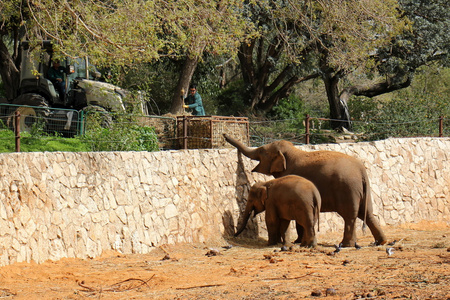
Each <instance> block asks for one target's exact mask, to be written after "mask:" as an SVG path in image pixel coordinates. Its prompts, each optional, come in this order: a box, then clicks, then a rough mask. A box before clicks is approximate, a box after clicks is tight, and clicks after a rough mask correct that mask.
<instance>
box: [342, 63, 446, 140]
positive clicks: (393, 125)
mask: <svg viewBox="0 0 450 300" xmlns="http://www.w3.org/2000/svg"><path fill="white" fill-rule="evenodd" d="M449 95H450V69H448V68H447V69H440V68H438V67H437V66H432V67H425V68H421V69H420V70H419V74H418V76H417V77H416V79H415V81H414V82H413V84H412V86H411V87H410V88H408V89H404V90H400V91H397V92H395V93H393V94H392V97H390V98H374V99H369V98H364V97H360V98H355V99H352V100H351V101H350V102H349V109H350V115H352V116H353V117H354V129H355V131H356V132H361V133H364V136H365V139H367V140H377V139H383V138H387V137H407V136H430V135H432V136H433V135H434V136H437V135H438V133H439V132H438V130H439V125H438V123H439V117H440V116H443V117H444V118H445V119H447V120H448V119H449V118H450V98H449Z"/></svg>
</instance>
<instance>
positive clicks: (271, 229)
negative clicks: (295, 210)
mask: <svg viewBox="0 0 450 300" xmlns="http://www.w3.org/2000/svg"><path fill="white" fill-rule="evenodd" d="M266 226H267V233H268V235H269V242H268V245H269V246H271V245H276V244H278V243H279V242H281V236H280V221H279V220H278V219H274V220H268V219H267V214H266Z"/></svg>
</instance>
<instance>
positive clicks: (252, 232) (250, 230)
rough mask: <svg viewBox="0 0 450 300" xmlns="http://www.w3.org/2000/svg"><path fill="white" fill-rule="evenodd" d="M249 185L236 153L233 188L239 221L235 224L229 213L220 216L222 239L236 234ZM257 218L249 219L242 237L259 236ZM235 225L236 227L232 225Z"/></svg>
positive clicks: (240, 159) (240, 160)
mask: <svg viewBox="0 0 450 300" xmlns="http://www.w3.org/2000/svg"><path fill="white" fill-rule="evenodd" d="M250 187H251V184H250V180H249V179H248V176H247V173H246V172H245V168H244V163H243V161H242V154H241V153H240V152H239V151H238V163H237V169H236V186H235V189H236V191H235V195H236V201H237V204H238V206H239V212H240V213H239V219H238V220H237V221H236V222H235V220H234V218H233V213H232V212H230V211H226V212H225V213H224V214H223V216H222V221H223V225H224V228H225V232H224V235H223V237H224V238H225V239H229V238H230V237H233V236H234V234H235V233H236V231H237V230H236V228H239V225H240V224H241V223H242V218H243V216H242V214H243V212H244V210H245V206H246V204H247V199H246V198H247V196H248V191H249V190H250ZM256 220H257V218H253V217H250V219H249V220H248V223H247V226H246V229H245V230H244V231H243V232H242V233H241V235H240V236H242V237H251V238H255V237H258V236H259V229H258V223H257V221H256ZM234 224H236V226H235V225H234Z"/></svg>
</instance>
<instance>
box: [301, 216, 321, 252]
mask: <svg viewBox="0 0 450 300" xmlns="http://www.w3.org/2000/svg"><path fill="white" fill-rule="evenodd" d="M303 228H304V232H303V239H302V244H301V246H302V247H315V246H317V239H316V232H315V230H314V222H312V220H306V221H305V224H304V226H303Z"/></svg>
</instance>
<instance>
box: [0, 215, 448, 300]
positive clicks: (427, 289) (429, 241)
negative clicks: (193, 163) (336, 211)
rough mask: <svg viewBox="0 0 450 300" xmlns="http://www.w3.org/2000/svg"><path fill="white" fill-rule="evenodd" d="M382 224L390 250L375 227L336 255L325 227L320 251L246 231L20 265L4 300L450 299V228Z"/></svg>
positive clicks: (8, 273) (1, 289)
mask: <svg viewBox="0 0 450 300" xmlns="http://www.w3.org/2000/svg"><path fill="white" fill-rule="evenodd" d="M384 230H385V232H386V234H387V236H388V237H389V241H390V242H391V241H394V240H396V241H397V242H396V243H395V244H394V245H393V246H392V248H393V249H394V251H393V253H392V255H390V256H389V255H388V254H387V252H386V248H387V247H389V246H370V243H371V242H372V237H371V236H370V235H369V233H367V235H365V236H360V237H359V240H358V243H359V244H360V245H361V246H362V248H361V249H356V248H343V249H341V251H340V252H338V253H334V251H335V247H334V244H336V243H338V242H339V241H340V238H341V235H340V233H333V234H322V235H320V236H319V239H318V242H319V246H318V247H317V248H315V249H305V248H300V247H298V246H294V247H293V248H292V249H288V250H287V251H281V250H282V249H281V245H280V246H278V247H267V246H265V241H264V240H252V239H243V238H240V239H232V240H229V241H220V242H216V243H213V244H197V245H194V244H183V245H170V246H168V245H167V246H163V247H159V248H155V250H154V251H152V252H151V253H149V254H145V255H138V254H133V255H123V254H119V253H115V252H108V253H104V255H103V256H102V257H99V258H96V259H91V260H82V259H73V258H68V259H61V260H59V261H48V262H45V263H43V264H39V265H37V264H34V263H16V264H13V265H10V266H5V267H1V268H0V299H303V298H315V299H320V298H326V299H369V298H372V299H444V300H445V299H450V227H449V226H448V225H446V224H444V223H430V222H421V223H419V224H407V225H403V226H399V227H385V228H384ZM225 246H228V247H225ZM230 246H232V247H230ZM226 248H229V249H226ZM283 250H285V249H283Z"/></svg>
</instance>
